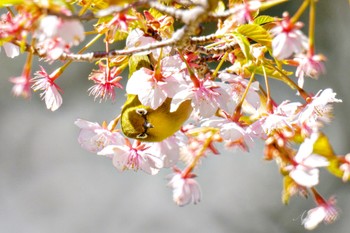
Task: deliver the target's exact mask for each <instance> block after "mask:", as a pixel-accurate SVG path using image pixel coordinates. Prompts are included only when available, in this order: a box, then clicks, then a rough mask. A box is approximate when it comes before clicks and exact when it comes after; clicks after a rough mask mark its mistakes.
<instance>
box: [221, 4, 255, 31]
mask: <svg viewBox="0 0 350 233" xmlns="http://www.w3.org/2000/svg"><path fill="white" fill-rule="evenodd" d="M260 6H261V2H260V1H244V2H243V3H236V4H235V5H234V6H232V7H231V8H230V10H231V11H233V12H235V13H234V14H232V15H231V16H230V17H229V18H228V19H226V20H225V21H224V22H223V25H222V26H221V27H220V28H219V29H218V30H217V32H216V33H218V34H224V33H230V32H232V30H233V29H234V28H235V27H236V26H237V25H241V24H245V23H247V22H249V21H251V20H252V18H253V17H252V13H253V12H254V11H257V10H258V9H259V8H260Z"/></svg>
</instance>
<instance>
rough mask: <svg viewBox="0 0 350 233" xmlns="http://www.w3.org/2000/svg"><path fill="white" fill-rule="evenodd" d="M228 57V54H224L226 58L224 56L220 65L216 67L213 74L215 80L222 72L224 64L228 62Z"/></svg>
mask: <svg viewBox="0 0 350 233" xmlns="http://www.w3.org/2000/svg"><path fill="white" fill-rule="evenodd" d="M227 56H228V52H226V53H225V54H224V56H222V58H221V61H220V63H219V65H218V66H217V67H216V69H215V71H214V72H213V74H212V79H215V78H216V76H217V75H218V73H219V70H220V68H221V66H222V64H224V62H225V61H226V58H227Z"/></svg>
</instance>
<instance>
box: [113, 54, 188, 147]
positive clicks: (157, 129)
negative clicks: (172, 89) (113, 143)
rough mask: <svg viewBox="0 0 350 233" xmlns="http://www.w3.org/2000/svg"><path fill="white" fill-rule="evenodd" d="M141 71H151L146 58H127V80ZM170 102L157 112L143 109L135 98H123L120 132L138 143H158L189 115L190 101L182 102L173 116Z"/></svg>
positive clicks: (133, 96) (160, 107) (147, 108)
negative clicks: (141, 69) (142, 68)
mask: <svg viewBox="0 0 350 233" xmlns="http://www.w3.org/2000/svg"><path fill="white" fill-rule="evenodd" d="M141 67H146V68H151V65H150V61H149V58H148V56H145V55H133V56H131V57H130V58H129V77H130V76H131V74H132V73H133V72H135V71H136V70H138V69H140V68H141ZM171 100H172V99H171V98H167V99H166V100H165V101H164V103H163V104H162V105H161V106H159V107H158V108H157V109H152V108H150V107H149V106H144V105H142V104H141V102H140V101H139V99H138V96H137V95H131V94H128V95H127V100H126V101H125V103H124V105H123V108H122V112H121V119H120V121H121V128H122V131H123V133H124V134H125V136H127V137H130V138H135V139H138V140H140V141H147V142H159V141H162V140H164V139H166V138H167V137H170V136H171V135H173V134H174V133H175V132H176V131H178V130H179V129H180V128H181V126H182V125H183V123H184V122H185V121H186V120H187V119H188V118H189V116H190V115H191V112H192V106H191V101H190V100H185V101H184V102H182V103H181V104H180V106H179V107H178V108H177V109H176V111H174V112H170V105H171Z"/></svg>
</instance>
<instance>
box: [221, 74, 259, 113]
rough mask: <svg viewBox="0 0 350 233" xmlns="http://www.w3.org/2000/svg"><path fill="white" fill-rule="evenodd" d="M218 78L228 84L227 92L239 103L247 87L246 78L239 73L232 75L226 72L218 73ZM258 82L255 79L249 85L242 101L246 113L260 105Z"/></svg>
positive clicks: (253, 110)
mask: <svg viewBox="0 0 350 233" xmlns="http://www.w3.org/2000/svg"><path fill="white" fill-rule="evenodd" d="M219 78H220V79H221V80H222V81H223V82H226V83H228V84H229V85H230V87H231V89H229V94H230V96H231V98H232V99H233V101H234V102H235V103H239V102H240V101H241V99H242V96H243V94H244V92H245V90H246V89H247V87H248V80H245V79H243V78H242V77H241V76H240V75H234V74H230V73H227V72H222V73H220V74H219ZM258 90H259V82H257V81H255V82H253V83H252V84H251V85H250V88H249V89H248V92H247V95H246V97H245V99H244V102H243V111H246V112H248V113H253V112H256V110H257V109H258V108H259V107H260V104H261V101H260V96H259V94H258V93H257V92H258Z"/></svg>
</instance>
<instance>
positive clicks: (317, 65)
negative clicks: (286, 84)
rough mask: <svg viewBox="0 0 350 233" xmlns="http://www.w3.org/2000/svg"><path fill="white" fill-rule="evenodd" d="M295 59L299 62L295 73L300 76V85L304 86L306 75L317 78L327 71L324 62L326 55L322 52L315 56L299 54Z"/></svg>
mask: <svg viewBox="0 0 350 233" xmlns="http://www.w3.org/2000/svg"><path fill="white" fill-rule="evenodd" d="M294 60H296V61H297V62H298V63H299V66H298V68H297V70H296V72H295V75H296V76H297V77H298V85H299V87H303V85H304V77H305V76H307V77H310V78H313V79H317V78H318V76H319V75H320V74H324V73H325V71H326V69H325V66H324V64H323V62H324V61H325V60H326V57H325V56H323V55H321V54H317V55H313V56H309V55H304V54H298V55H296V56H295V58H294Z"/></svg>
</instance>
